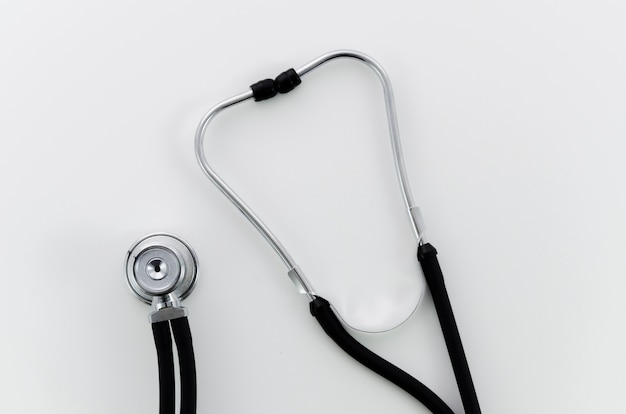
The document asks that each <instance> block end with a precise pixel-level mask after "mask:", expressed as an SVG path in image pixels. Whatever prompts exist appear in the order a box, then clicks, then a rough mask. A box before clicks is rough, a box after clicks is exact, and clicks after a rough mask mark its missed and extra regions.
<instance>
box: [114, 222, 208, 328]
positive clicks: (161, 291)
mask: <svg viewBox="0 0 626 414" xmlns="http://www.w3.org/2000/svg"><path fill="white" fill-rule="evenodd" d="M125 268H126V280H127V281H128V285H129V287H130V289H131V290H132V291H133V293H134V294H135V295H136V296H137V298H138V299H139V300H141V301H143V302H145V303H147V304H152V308H153V309H154V313H152V314H151V315H150V320H151V321H152V322H157V321H160V320H168V319H173V318H176V317H181V316H186V311H185V309H184V308H182V307H180V301H181V300H183V299H185V298H186V297H187V296H189V294H190V293H191V292H192V291H193V288H194V287H195V285H196V280H197V271H198V258H197V257H196V254H195V252H194V251H193V249H192V248H191V246H190V245H189V244H187V243H186V242H185V241H184V240H182V239H180V238H179V237H176V236H173V235H171V234H165V233H157V234H151V235H148V236H145V237H143V238H141V239H139V240H138V241H137V242H135V244H133V245H132V246H131V248H130V249H129V251H128V254H127V255H126V266H125Z"/></svg>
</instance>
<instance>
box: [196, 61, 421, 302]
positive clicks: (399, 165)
mask: <svg viewBox="0 0 626 414" xmlns="http://www.w3.org/2000/svg"><path fill="white" fill-rule="evenodd" d="M336 58H352V59H357V60H359V61H361V62H362V63H365V64H366V65H367V66H369V67H370V68H371V69H372V70H373V71H374V72H375V73H376V75H378V78H379V79H380V82H381V84H382V88H383V93H384V98H385V108H386V112H387V122H388V125H389V135H390V138H391V146H392V150H393V154H394V161H395V167H396V175H397V177H398V180H399V183H400V190H401V192H402V197H403V200H404V204H405V207H406V210H407V213H408V215H409V219H410V222H411V226H412V228H413V232H414V234H415V237H416V239H417V242H418V244H422V243H424V234H423V233H424V232H423V226H422V224H421V215H420V214H419V208H418V207H417V206H415V205H414V202H413V196H412V194H411V189H410V186H409V181H408V178H407V174H406V168H405V165H404V157H403V155H402V146H401V144H400V134H399V130H398V119H397V116H396V108H395V102H394V97H393V89H392V87H391V82H390V81H389V77H388V76H387V74H386V73H385V71H384V70H383V68H382V67H381V66H380V65H379V64H378V62H376V61H375V60H374V59H372V58H371V57H369V56H367V55H365V54H363V53H360V52H356V51H351V50H339V51H335V52H330V53H327V54H325V55H322V56H320V57H318V58H317V59H314V60H313V61H311V62H309V63H307V64H306V65H304V66H303V67H301V68H300V69H297V70H296V72H297V73H298V75H299V76H301V77H302V76H305V75H306V74H308V73H309V72H311V71H312V70H313V69H316V68H318V67H319V66H321V65H323V64H324V63H326V62H328V61H330V60H333V59H336ZM252 97H253V95H252V91H251V90H250V91H247V92H244V93H241V94H239V95H236V96H233V97H232V98H229V99H226V100H225V101H222V102H220V103H219V104H217V105H216V106H214V107H213V108H211V109H210V110H209V111H208V112H207V113H206V114H205V115H204V117H202V120H201V121H200V124H199V125H198V128H197V130H196V139H195V151H196V158H197V160H198V163H199V164H200V167H201V168H202V171H204V173H205V174H206V175H207V176H208V177H209V179H210V180H211V181H212V182H213V183H214V184H215V185H216V186H217V187H218V188H219V189H220V190H221V191H222V193H224V195H225V196H226V197H227V198H228V199H229V200H230V201H231V202H232V203H233V204H234V205H235V206H236V207H237V208H238V209H239V211H241V212H242V213H243V215H244V216H245V217H246V218H247V219H248V220H249V221H250V223H252V225H254V227H255V228H256V229H257V230H258V231H259V232H260V233H261V234H262V235H263V237H265V239H266V240H267V241H268V243H269V244H270V245H271V246H272V247H273V248H274V250H275V251H276V253H277V254H278V256H280V258H281V259H282V260H283V262H284V263H285V265H286V266H287V268H288V275H289V277H290V278H291V279H292V280H293V282H294V283H295V284H296V286H297V287H298V289H299V291H300V292H301V293H303V294H305V295H306V296H307V297H308V298H309V300H313V299H314V296H315V293H314V291H313V288H312V286H311V284H310V283H309V282H308V281H307V280H306V277H305V276H304V274H303V273H302V271H301V270H300V268H299V267H298V265H297V264H296V263H295V262H294V260H293V258H292V257H291V255H290V254H289V252H288V251H287V249H285V247H284V246H283V245H282V244H281V243H280V241H279V240H278V239H277V238H276V236H275V235H274V234H273V233H272V232H271V231H270V230H269V228H267V226H266V225H265V224H264V223H263V222H262V221H261V219H259V217H258V216H257V215H256V214H255V213H254V212H253V211H252V210H251V209H250V207H248V206H247V205H246V204H245V203H244V201H243V200H242V199H241V198H240V197H239V196H238V195H237V194H236V193H235V192H234V191H233V190H232V189H231V188H230V187H229V186H228V185H227V184H226V183H225V182H224V180H222V178H221V177H220V176H219V175H218V174H217V173H216V172H215V171H214V170H213V169H212V168H211V166H210V165H209V163H208V162H207V159H206V156H205V153H204V137H205V134H206V129H207V127H208V125H209V123H210V122H211V121H212V120H213V118H215V116H217V114H219V113H220V112H222V111H223V110H224V109H226V108H229V107H231V106H233V105H236V104H239V103H241V102H244V101H247V100H249V99H250V98H252Z"/></svg>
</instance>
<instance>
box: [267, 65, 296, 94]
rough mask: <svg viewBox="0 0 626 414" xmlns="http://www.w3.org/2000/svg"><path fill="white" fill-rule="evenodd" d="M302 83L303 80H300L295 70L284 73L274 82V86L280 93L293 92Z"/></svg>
mask: <svg viewBox="0 0 626 414" xmlns="http://www.w3.org/2000/svg"><path fill="white" fill-rule="evenodd" d="M301 83H302V79H300V75H298V72H296V71H295V70H294V69H289V70H286V71H284V72H283V73H281V74H280V75H278V76H277V77H276V79H275V80H274V86H275V87H276V90H277V91H278V93H287V92H291V91H292V90H294V89H295V88H296V86H298V85H300V84H301Z"/></svg>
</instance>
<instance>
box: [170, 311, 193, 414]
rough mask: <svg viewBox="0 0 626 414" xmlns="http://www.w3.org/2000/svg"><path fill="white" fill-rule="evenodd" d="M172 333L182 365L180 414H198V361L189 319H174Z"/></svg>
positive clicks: (179, 361)
mask: <svg viewBox="0 0 626 414" xmlns="http://www.w3.org/2000/svg"><path fill="white" fill-rule="evenodd" d="M170 323H171V324H172V332H173V333H174V340H175V341H176V348H177V349H178V363H179V365H180V414H196V404H197V384H196V359H195V356H194V353H193V342H192V340H191V329H190V328H189V320H188V319H187V317H184V318H177V319H172V320H171V321H170Z"/></svg>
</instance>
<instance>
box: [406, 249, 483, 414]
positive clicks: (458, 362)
mask: <svg viewBox="0 0 626 414" xmlns="http://www.w3.org/2000/svg"><path fill="white" fill-rule="evenodd" d="M417 259H418V260H419V262H420V264H421V265H422V271H423V272H424V277H425V278H426V283H428V287H429V288H430V292H431V294H432V296H433V302H434V304H435V310H436V311H437V317H438V318H439V324H440V325H441V330H442V332H443V337H444V339H445V341H446V347H447V348H448V354H449V355H450V361H451V362H452V369H453V370H454V376H455V377H456V382H457V385H458V387H459V393H460V394H461V400H462V401H463V408H464V409H465V413H466V414H480V406H479V404H478V397H477V395H476V389H475V388H474V382H473V381H472V375H471V374H470V370H469V365H468V364H467V358H466V357H465V351H464V350H463V344H462V343H461V336H460V335H459V330H458V327H457V325H456V321H455V319H454V313H453V312H452V306H451V305H450V298H449V297H448V292H447V290H446V285H445V283H444V280H443V273H442V272H441V267H440V266H439V261H438V260H437V250H436V249H435V248H434V247H433V246H432V245H431V244H428V243H427V244H424V245H421V246H419V248H418V250H417Z"/></svg>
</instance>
